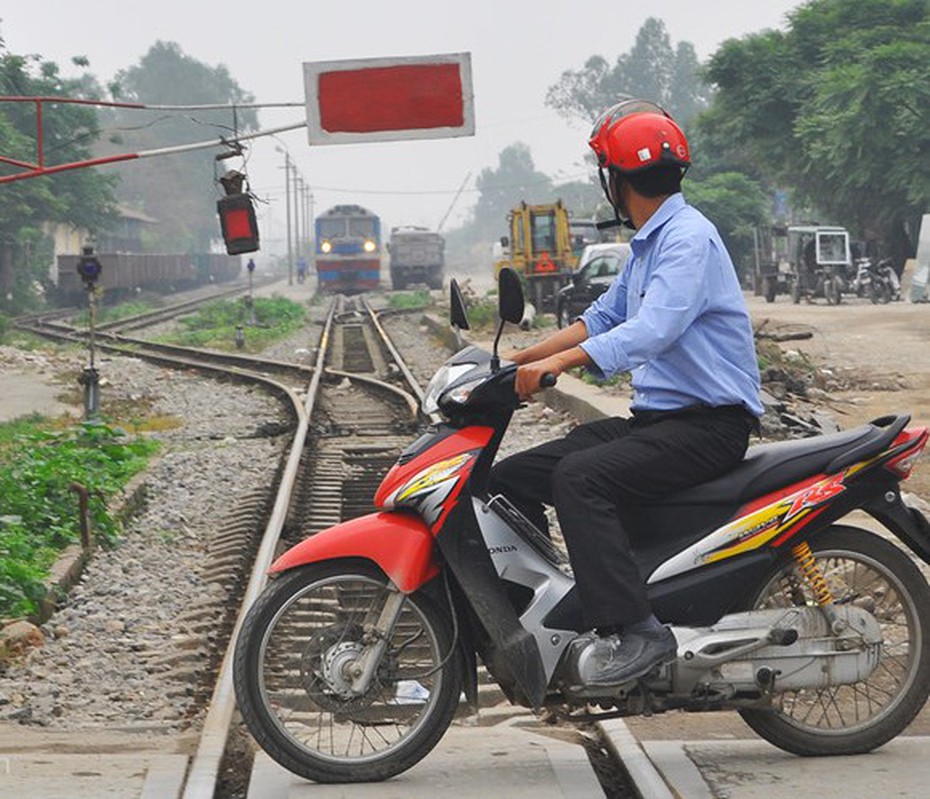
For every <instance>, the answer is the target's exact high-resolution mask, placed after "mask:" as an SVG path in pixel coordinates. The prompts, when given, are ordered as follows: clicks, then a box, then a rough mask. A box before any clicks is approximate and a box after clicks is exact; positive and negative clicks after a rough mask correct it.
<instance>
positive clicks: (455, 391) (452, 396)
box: [442, 376, 484, 405]
mask: <svg viewBox="0 0 930 799" xmlns="http://www.w3.org/2000/svg"><path fill="white" fill-rule="evenodd" d="M483 382H484V376H481V377H476V378H475V379H474V380H469V381H468V382H467V383H462V384H461V385H459V386H456V387H455V388H450V389H449V390H448V391H446V392H445V393H444V394H443V395H442V398H443V399H444V400H446V401H448V402H454V403H455V404H456V405H464V404H465V403H466V402H468V398H469V397H470V396H471V392H472V391H474V390H475V389H476V388H477V387H478V386H479V385H480V384H481V383H483Z"/></svg>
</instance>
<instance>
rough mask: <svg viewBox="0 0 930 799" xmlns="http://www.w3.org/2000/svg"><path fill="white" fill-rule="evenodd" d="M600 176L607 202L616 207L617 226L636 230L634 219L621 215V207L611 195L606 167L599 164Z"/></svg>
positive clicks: (598, 172)
mask: <svg viewBox="0 0 930 799" xmlns="http://www.w3.org/2000/svg"><path fill="white" fill-rule="evenodd" d="M597 174H598V177H600V179H601V188H602V189H603V190H604V196H605V197H606V198H607V202H608V203H610V207H611V208H613V209H614V219H616V220H617V227H625V228H629V229H630V230H636V227H635V226H634V225H633V220H632V219H627V218H626V217H625V216H621V215H620V209H619V208H617V206H616V204H615V203H614V200H613V197H611V196H610V184H609V183H608V181H609V180H610V177H609V175H605V174H604V167H602V166H599V167H598V168H597Z"/></svg>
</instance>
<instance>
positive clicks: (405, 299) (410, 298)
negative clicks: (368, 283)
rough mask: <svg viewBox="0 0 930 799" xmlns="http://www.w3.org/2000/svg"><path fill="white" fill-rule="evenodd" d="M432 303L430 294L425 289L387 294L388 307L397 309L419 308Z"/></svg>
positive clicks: (426, 306)
mask: <svg viewBox="0 0 930 799" xmlns="http://www.w3.org/2000/svg"><path fill="white" fill-rule="evenodd" d="M432 304H433V298H432V295H430V293H429V291H428V290H427V289H417V290H416V291H403V292H396V293H393V294H389V295H388V307H390V308H396V309H398V310H420V309H422V308H428V307H429V306H430V305H432Z"/></svg>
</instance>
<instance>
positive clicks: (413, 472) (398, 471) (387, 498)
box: [375, 426, 494, 509]
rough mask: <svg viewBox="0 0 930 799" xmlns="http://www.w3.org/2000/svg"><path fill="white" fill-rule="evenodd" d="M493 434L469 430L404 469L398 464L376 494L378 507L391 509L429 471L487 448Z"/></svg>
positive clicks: (484, 429)
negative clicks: (400, 496)
mask: <svg viewBox="0 0 930 799" xmlns="http://www.w3.org/2000/svg"><path fill="white" fill-rule="evenodd" d="M493 434H494V430H493V429H491V428H490V427H477V426H476V427H466V428H465V429H463V430H460V431H458V432H456V433H455V434H454V435H452V436H449V437H448V438H445V439H443V440H441V441H440V442H439V443H438V444H435V445H433V446H429V447H427V448H426V449H424V450H423V452H422V454H420V455H418V456H417V457H416V458H414V459H413V460H412V461H409V462H408V463H405V464H403V465H400V464H396V463H395V464H394V465H393V466H392V467H391V469H390V471H389V472H388V473H387V475H385V478H384V480H382V481H381V485H380V486H379V487H378V490H377V492H375V507H376V508H383V509H390V508H392V507H393V503H394V502H396V500H397V494H398V493H399V492H401V491H403V490H404V489H405V488H406V487H407V486H409V485H410V483H411V482H412V481H413V480H415V479H416V478H417V477H418V476H419V475H421V474H422V473H423V472H425V471H426V470H427V469H428V468H429V467H431V466H438V465H440V464H441V463H443V462H445V461H448V460H451V459H453V458H455V457H456V456H458V455H462V454H464V453H471V452H474V451H475V450H479V449H482V448H484V447H485V446H487V443H488V441H490V440H491V436H492V435H493Z"/></svg>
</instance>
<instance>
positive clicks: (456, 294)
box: [449, 278, 468, 330]
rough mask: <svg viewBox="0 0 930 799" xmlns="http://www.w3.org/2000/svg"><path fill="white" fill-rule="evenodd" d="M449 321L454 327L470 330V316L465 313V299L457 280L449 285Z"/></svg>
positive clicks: (453, 279)
mask: <svg viewBox="0 0 930 799" xmlns="http://www.w3.org/2000/svg"><path fill="white" fill-rule="evenodd" d="M449 295H450V296H449V319H450V321H451V322H452V326H453V327H457V328H458V329H459V330H468V315H467V314H466V313H465V298H464V297H463V296H462V290H461V289H460V288H459V284H458V281H457V280H456V279H455V278H452V280H451V281H450V283H449Z"/></svg>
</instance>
